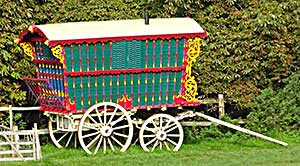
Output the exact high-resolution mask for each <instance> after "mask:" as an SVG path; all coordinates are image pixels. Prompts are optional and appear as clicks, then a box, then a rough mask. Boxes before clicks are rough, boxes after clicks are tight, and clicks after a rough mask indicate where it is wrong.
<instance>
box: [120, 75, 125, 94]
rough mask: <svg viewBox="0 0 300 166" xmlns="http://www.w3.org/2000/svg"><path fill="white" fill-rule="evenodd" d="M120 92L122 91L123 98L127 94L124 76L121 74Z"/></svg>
mask: <svg viewBox="0 0 300 166" xmlns="http://www.w3.org/2000/svg"><path fill="white" fill-rule="evenodd" d="M119 91H120V97H122V96H123V95H124V93H125V91H124V74H120V88H119Z"/></svg>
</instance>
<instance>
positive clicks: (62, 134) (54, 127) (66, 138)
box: [48, 117, 77, 148]
mask: <svg viewBox="0 0 300 166" xmlns="http://www.w3.org/2000/svg"><path fill="white" fill-rule="evenodd" d="M58 125H59V124H58V123H57V121H56V119H53V118H52V117H50V118H49V121H48V130H49V135H50V138H51V140H52V142H53V143H54V145H55V146H56V147H58V148H63V147H71V146H73V147H75V148H76V147H77V132H75V131H77V130H76V129H71V130H70V129H62V128H61V127H58Z"/></svg>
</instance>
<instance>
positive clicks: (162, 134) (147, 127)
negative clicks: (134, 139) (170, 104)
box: [139, 114, 184, 152]
mask: <svg viewBox="0 0 300 166" xmlns="http://www.w3.org/2000/svg"><path fill="white" fill-rule="evenodd" d="M183 135H184V134H183V129H182V126H181V124H180V123H179V122H178V121H177V120H176V119H175V118H174V117H173V116H171V115H168V114H155V115H153V116H151V117H150V118H148V119H147V120H146V121H145V122H144V124H143V125H142V127H141V130H140V134H139V139H140V144H141V146H142V148H143V149H144V150H145V151H147V152H149V151H150V150H151V151H154V150H155V149H156V148H158V147H159V149H161V150H162V149H163V148H164V149H167V150H173V151H178V150H179V148H180V146H181V145H182V142H183Z"/></svg>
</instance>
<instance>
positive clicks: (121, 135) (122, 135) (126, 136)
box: [114, 132, 128, 138]
mask: <svg viewBox="0 0 300 166" xmlns="http://www.w3.org/2000/svg"><path fill="white" fill-rule="evenodd" d="M114 135H118V136H120V137H125V138H128V135H125V134H121V133H117V132H114Z"/></svg>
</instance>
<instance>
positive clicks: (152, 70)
mask: <svg viewBox="0 0 300 166" xmlns="http://www.w3.org/2000/svg"><path fill="white" fill-rule="evenodd" d="M166 71H174V72H179V71H182V67H163V68H145V69H121V70H102V71H85V72H66V73H65V74H66V75H67V76H72V77H76V76H86V75H92V76H96V75H120V74H130V73H160V72H166Z"/></svg>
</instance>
